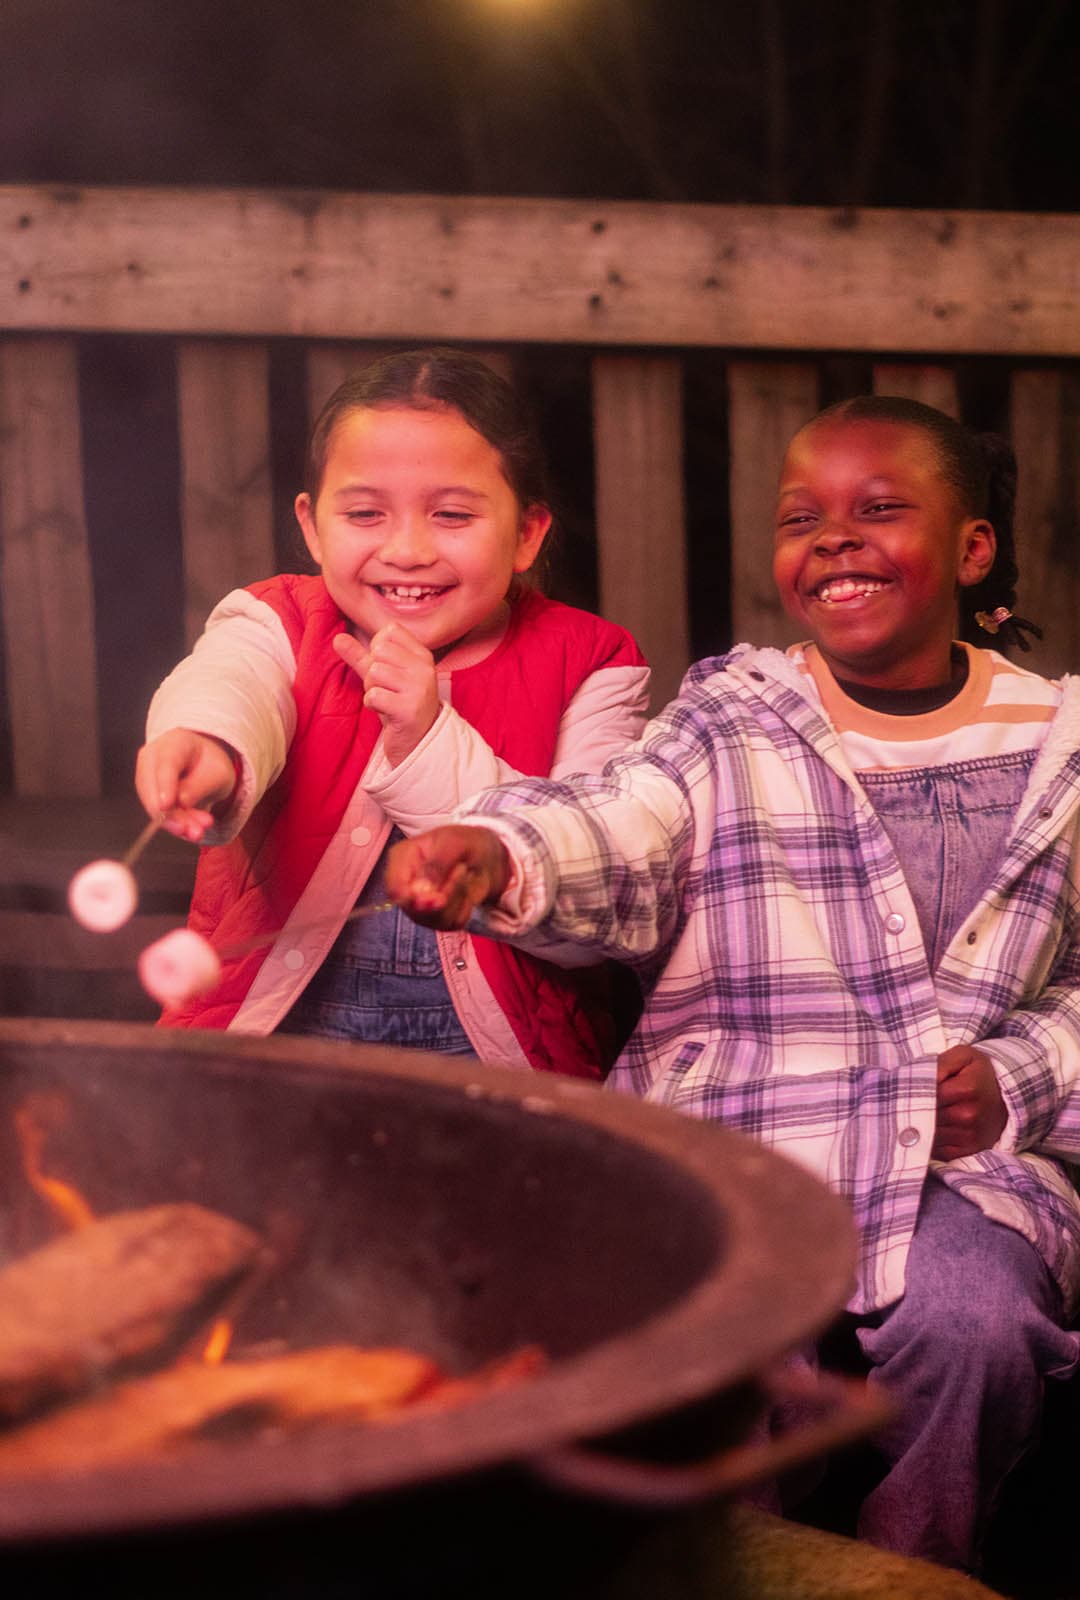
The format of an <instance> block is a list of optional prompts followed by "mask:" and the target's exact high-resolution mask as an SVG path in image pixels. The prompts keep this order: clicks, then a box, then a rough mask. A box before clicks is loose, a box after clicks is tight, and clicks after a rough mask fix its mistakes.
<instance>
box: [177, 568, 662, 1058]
mask: <svg viewBox="0 0 1080 1600" xmlns="http://www.w3.org/2000/svg"><path fill="white" fill-rule="evenodd" d="M249 592H250V593H251V594H253V595H254V596H255V597H256V598H257V599H260V600H262V601H264V602H265V603H266V604H267V605H269V606H271V607H272V608H273V610H274V611H275V612H276V613H277V615H278V616H279V617H280V619H281V621H282V624H283V625H284V627H285V630H286V633H287V634H288V637H289V640H290V643H291V645H292V648H293V652H294V655H295V658H296V676H295V680H294V683H293V695H294V699H295V702H296V712H297V721H296V732H295V735H294V737H293V741H292V744H291V746H290V749H289V754H288V758H287V761H286V764H285V770H284V771H283V773H282V775H281V777H280V778H279V779H278V781H277V783H275V784H274V785H273V787H272V789H271V790H270V791H269V792H268V793H267V794H266V795H265V796H264V797H263V799H262V801H261V802H260V803H259V805H258V806H257V807H256V808H255V810H254V812H253V813H252V815H251V817H250V819H249V820H248V822H247V824H246V826H245V827H244V829H243V830H242V832H241V833H240V834H239V835H238V837H237V838H236V839H234V840H233V841H232V842H231V843H229V844H227V845H220V846H217V847H214V848H212V849H208V850H204V851H203V852H202V854H201V856H200V861H199V867H198V871H197V873H196V879H195V892H194V895H193V897H192V904H191V913H190V916H189V919H188V921H189V926H191V927H192V928H195V929H196V930H197V931H198V932H200V933H202V934H203V935H205V937H206V938H208V939H210V941H211V942H212V943H213V944H214V945H216V946H218V947H221V946H225V945H230V944H235V943H240V942H242V941H243V940H245V939H249V938H251V937H252V936H254V935H255V934H258V933H262V932H269V931H271V930H275V929H278V928H281V927H283V926H284V925H285V923H286V922H287V920H288V918H289V915H290V913H291V912H292V910H293V907H294V906H295V905H296V902H297V900H298V899H299V897H300V895H301V893H302V892H303V890H304V888H305V887H306V886H307V883H308V881H309V879H310V878H311V875H312V873H313V872H314V871H315V868H316V866H317V865H318V862H319V859H320V857H321V856H322V853H323V851H324V850H325V848H326V845H327V843H328V842H329V840H330V839H331V838H332V837H333V836H334V834H335V833H336V832H337V829H338V827H339V824H340V822H341V818H342V816H343V815H344V812H345V810H346V807H347V806H348V803H349V801H350V799H351V798H352V795H353V793H354V792H355V790H356V788H357V785H358V784H359V782H360V778H361V775H362V774H363V772H364V769H365V767H366V766H367V764H368V761H369V760H370V758H371V753H372V750H373V749H374V746H375V741H376V739H377V738H378V735H379V727H380V725H379V719H378V717H377V716H376V715H375V713H374V712H372V711H369V710H367V708H366V707H365V706H364V704H363V690H362V685H361V682H360V679H359V678H358V677H357V675H356V673H355V672H353V671H352V669H351V668H350V667H348V666H346V664H345V663H344V662H343V661H342V660H341V658H340V657H339V656H338V655H337V653H336V651H334V649H333V648H332V647H331V643H330V641H331V639H332V638H333V636H334V635H335V634H336V633H341V632H342V631H344V629H345V628H346V627H347V626H348V624H347V622H346V620H345V618H344V617H343V615H342V614H341V612H340V611H339V610H338V608H337V606H336V605H335V604H334V602H333V601H332V600H331V598H330V596H329V594H328V593H327V591H326V587H325V585H324V584H323V581H322V579H321V578H317V577H316V578H312V577H297V576H291V575H285V576H282V577H277V578H271V579H268V580H267V581H266V582H264V583H259V584H254V585H252V587H251V589H250V591H249ZM643 662H644V658H643V657H642V655H641V653H640V651H639V650H638V648H637V646H636V644H635V643H634V641H633V639H632V638H631V636H630V635H629V634H628V633H626V632H625V630H624V629H622V628H619V627H616V626H615V625H614V624H613V623H609V622H605V621H603V620H602V619H601V618H599V617H596V616H593V615H592V614H591V613H590V612H586V611H579V610H577V609H575V608H573V607H570V606H564V605H561V604H559V603H558V602H556V601H552V600H548V599H546V598H545V597H544V596H543V595H540V594H537V593H536V592H535V591H533V590H525V591H524V592H523V593H522V594H521V595H520V596H519V597H518V598H517V599H516V600H515V603H514V605H513V608H512V612H511V618H510V622H509V625H508V627H507V630H506V633H505V634H504V635H503V638H502V639H501V640H500V642H499V644H498V646H497V647H496V648H495V650H494V651H492V653H491V655H490V656H488V657H487V658H486V659H485V660H484V661H481V662H478V663H477V664H476V665H475V666H472V667H465V668H463V669H462V670H460V671H459V672H455V673H454V674H453V676H452V679H451V701H452V704H453V706H454V709H455V710H456V711H457V712H458V713H459V714H460V715H461V716H462V717H464V719H465V720H466V721H467V722H469V723H471V724H472V726H473V727H474V728H476V729H477V731H478V732H479V733H481V734H482V735H483V736H484V738H485V739H486V740H487V742H488V743H489V744H490V745H491V747H492V749H493V750H494V751H495V752H496V754H497V755H499V756H501V757H502V758H503V760H504V761H507V762H508V763H509V764H510V765H511V766H513V767H515V768H516V769H517V770H518V771H519V772H523V773H525V774H527V775H528V776H537V777H539V776H544V775H545V774H547V773H548V772H549V771H550V770H551V765H552V761H553V760H554V755H555V746H556V741H557V738H558V733H559V724H560V721H561V718H562V715H563V712H564V710H565V709H566V706H567V705H568V704H569V702H570V700H571V699H572V698H573V696H574V694H575V692H576V691H577V689H578V688H579V687H580V686H581V684H582V683H584V682H585V680H586V679H587V678H588V677H589V676H590V675H591V674H592V673H593V672H595V671H597V670H598V669H599V668H601V667H604V666H636V665H642V664H643ZM474 945H475V949H476V953H477V960H478V962H479V965H480V968H481V971H482V972H483V974H484V976H485V978H486V979H487V982H488V984H489V985H490V987H491V989H492V991H493V993H494V995H495V997H496V999H497V1000H498V1002H499V1005H500V1007H501V1008H502V1010H503V1011H504V1013H505V1015H506V1017H507V1020H508V1021H509V1023H510V1025H511V1027H512V1029H513V1031H514V1034H515V1037H516V1038H517V1040H518V1042H519V1044H520V1045H521V1048H522V1050H523V1051H524V1053H525V1055H526V1056H527V1057H528V1059H529V1061H530V1062H531V1063H532V1065H533V1066H534V1067H537V1068H539V1069H540V1070H542V1071H549V1072H561V1073H569V1074H571V1075H573V1076H578V1077H594V1078H595V1077H600V1076H602V1068H601V1066H600V1063H603V1064H604V1065H605V1066H606V1065H607V1064H609V1062H610V1058H611V1053H612V1042H613V1041H612V1037H611V1025H610V1018H609V1016H608V1014H607V1010H606V1007H605V1005H604V1004H603V1002H602V1001H598V991H601V990H602V989H603V983H602V979H601V978H600V977H599V975H598V973H597V971H596V970H595V969H589V970H586V971H584V972H580V973H577V974H575V975H574V976H573V977H571V976H570V975H568V974H567V973H565V972H563V971H562V970H561V969H560V968H557V967H553V966H551V965H549V964H548V963H546V962H541V961H538V960H536V959H535V958H534V957H532V956H528V955H525V954H524V953H522V952H520V951H517V950H514V949H513V948H512V947H511V946H509V945H506V944H502V943H499V942H498V941H495V940H490V939H483V938H476V939H474ZM265 956H266V950H265V948H260V949H259V950H256V951H253V952H251V953H250V954H249V955H247V956H243V957H240V958H238V959H234V960H231V961H227V962H226V963H224V966H223V973H222V982H221V984H220V986H219V987H218V988H217V989H215V990H214V992H213V993H212V994H210V995H208V996H206V997H204V998H203V997H200V998H198V999H195V1000H193V1001H190V1002H189V1003H188V1004H187V1005H185V1006H183V1007H182V1008H179V1009H174V1010H169V1011H166V1012H165V1013H164V1014H163V1016H162V1018H161V1021H162V1023H163V1024H164V1025H165V1026H169V1027H200V1028H226V1027H228V1025H229V1023H230V1022H231V1021H232V1019H233V1017H234V1016H235V1015H236V1012H237V1011H238V1009H239V1007H240V1005H241V1003H242V1001H243V999H244V996H245V995H246V994H247V992H248V989H249V988H250V987H251V984H252V982H253V981H254V978H255V975H256V973H257V972H258V971H259V968H260V966H261V965H262V962H263V960H264V959H265Z"/></svg>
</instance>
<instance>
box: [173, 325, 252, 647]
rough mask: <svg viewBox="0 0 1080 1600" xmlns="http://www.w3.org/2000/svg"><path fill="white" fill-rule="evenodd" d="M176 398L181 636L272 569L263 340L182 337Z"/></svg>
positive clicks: (194, 634) (198, 628) (192, 634)
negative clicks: (233, 592)
mask: <svg viewBox="0 0 1080 1600" xmlns="http://www.w3.org/2000/svg"><path fill="white" fill-rule="evenodd" d="M177 372H178V383H179V397H180V456H181V472H182V489H181V495H182V505H181V521H182V526H183V545H184V634H185V638H186V639H187V642H188V644H189V645H190V644H193V643H194V641H195V640H196V639H197V638H198V636H199V634H200V633H201V632H202V627H203V623H204V622H205V621H206V617H207V614H208V612H209V611H210V610H211V608H212V607H213V606H214V605H215V604H216V602H217V601H218V600H220V599H221V597H222V595H224V594H227V593H228V591H229V590H230V589H235V588H237V587H239V586H241V585H243V584H245V583H252V582H253V581H254V580H255V579H256V578H265V577H268V576H269V575H270V574H271V573H272V572H273V571H274V569H275V557H274V519H273V503H272V491H271V482H270V415H269V404H270V395H269V360H268V353H267V349H266V346H265V345H263V344H251V343H236V344H234V343H221V344H215V343H213V342H211V341H209V340H184V341H182V342H181V344H180V346H179V348H178V350H177Z"/></svg>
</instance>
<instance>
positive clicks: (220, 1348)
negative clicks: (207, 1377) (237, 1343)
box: [202, 1317, 233, 1367]
mask: <svg viewBox="0 0 1080 1600" xmlns="http://www.w3.org/2000/svg"><path fill="white" fill-rule="evenodd" d="M232 1336H233V1325H232V1323H231V1322H230V1321H229V1319H228V1317H221V1318H219V1320H218V1321H217V1322H215V1323H214V1326H213V1327H212V1328H211V1329H210V1335H209V1337H208V1339H207V1341H206V1343H205V1345H204V1346H203V1353H202V1359H203V1361H204V1362H205V1363H206V1365H207V1366H208V1367H217V1366H220V1364H221V1363H222V1362H223V1361H224V1359H225V1356H226V1353H227V1351H228V1348H229V1346H230V1344H231V1343H232Z"/></svg>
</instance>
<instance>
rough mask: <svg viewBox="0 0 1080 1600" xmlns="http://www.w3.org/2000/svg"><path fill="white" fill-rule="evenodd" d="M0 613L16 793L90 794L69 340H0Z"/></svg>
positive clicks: (80, 508)
mask: <svg viewBox="0 0 1080 1600" xmlns="http://www.w3.org/2000/svg"><path fill="white" fill-rule="evenodd" d="M0 604H2V607H3V623H4V626H3V633H4V648H5V655H6V666H7V680H8V681H7V699H8V704H9V707H10V716H11V732H12V745H13V755H14V766H15V788H16V792H17V793H18V794H20V795H50V794H51V795H63V796H91V795H96V794H99V793H100V791H101V753H100V747H99V718H98V684H97V661H96V654H95V644H94V636H95V635H94V592H93V583H92V579H91V570H90V552H89V545H88V539H87V527H86V509H85V505H84V497H83V478H82V443H81V431H80V424H79V376H78V363H77V357H76V350H75V341H74V340H73V339H68V338H57V339H50V338H35V339H2V340H0Z"/></svg>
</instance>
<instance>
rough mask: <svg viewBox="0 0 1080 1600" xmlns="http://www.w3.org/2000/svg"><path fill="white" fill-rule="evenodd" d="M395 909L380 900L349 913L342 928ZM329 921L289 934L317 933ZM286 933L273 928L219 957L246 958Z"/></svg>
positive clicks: (324, 919)
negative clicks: (375, 903)
mask: <svg viewBox="0 0 1080 1600" xmlns="http://www.w3.org/2000/svg"><path fill="white" fill-rule="evenodd" d="M393 909H394V901H393V900H380V901H379V903H378V905H373V906H360V907H359V908H358V909H357V910H355V911H350V912H349V915H348V916H347V917H346V918H345V922H343V923H342V927H344V926H345V925H346V923H349V922H359V921H360V920H361V919H362V918H363V917H374V916H377V915H378V913H379V912H380V911H393ZM329 920H330V919H329V918H327V917H320V918H319V920H318V921H317V922H304V923H301V924H300V926H299V927H297V928H290V929H289V932H290V933H295V934H296V935H297V936H298V937H299V936H300V935H302V934H305V933H316V932H317V931H318V930H319V929H320V928H325V927H326V925H327V922H328V921H329ZM284 932H285V929H284V928H273V929H271V930H270V931H269V932H267V933H257V934H255V936H254V938H251V939H242V940H241V941H240V942H239V943H238V944H227V945H223V946H222V948H221V949H220V950H219V951H218V956H219V957H220V958H221V960H222V961H231V960H233V958H234V957H235V956H246V955H247V954H248V952H249V951H251V950H258V949H259V948H260V946H261V945H264V944H273V942H274V940H275V939H277V938H278V937H279V936H280V935H281V934H283V933H284Z"/></svg>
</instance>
